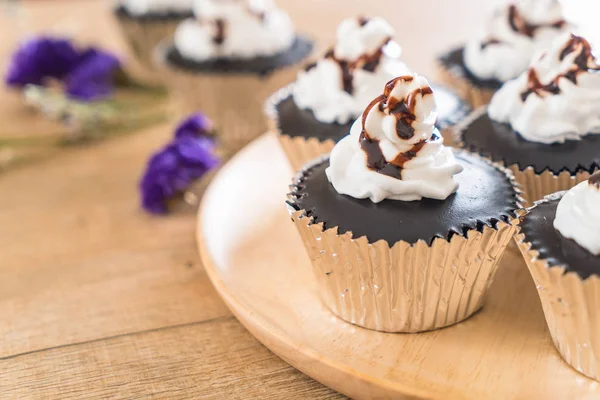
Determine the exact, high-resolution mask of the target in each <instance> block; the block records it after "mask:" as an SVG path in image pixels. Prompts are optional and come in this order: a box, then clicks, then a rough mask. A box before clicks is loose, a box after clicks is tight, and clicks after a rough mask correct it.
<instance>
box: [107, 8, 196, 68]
mask: <svg viewBox="0 0 600 400" xmlns="http://www.w3.org/2000/svg"><path fill="white" fill-rule="evenodd" d="M192 3H193V0H119V2H118V3H117V5H116V7H115V9H114V15H115V17H116V19H117V21H118V23H119V26H120V27H121V30H122V31H123V34H124V36H125V39H126V41H127V43H128V45H129V47H130V49H131V52H132V54H133V55H135V56H136V58H137V59H138V61H139V62H140V63H141V64H142V65H143V66H144V67H146V68H149V69H152V68H153V59H152V58H153V51H154V48H155V47H156V46H157V45H158V44H159V43H160V41H161V40H163V39H165V38H168V37H172V36H173V33H174V32H175V28H176V27H177V25H178V24H179V23H180V22H181V21H183V20H184V19H186V18H190V17H191V16H192V15H193V14H192Z"/></svg>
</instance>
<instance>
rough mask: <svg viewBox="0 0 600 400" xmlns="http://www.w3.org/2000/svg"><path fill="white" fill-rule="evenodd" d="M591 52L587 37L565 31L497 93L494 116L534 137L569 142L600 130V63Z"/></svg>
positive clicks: (542, 140) (531, 138)
mask: <svg viewBox="0 0 600 400" xmlns="http://www.w3.org/2000/svg"><path fill="white" fill-rule="evenodd" d="M591 52H592V49H591V47H590V45H589V43H588V42H587V41H586V40H585V39H583V38H581V37H579V36H575V35H572V34H565V35H561V36H560V37H559V38H557V39H556V40H555V41H554V43H553V44H552V46H551V47H550V48H549V49H548V51H547V52H546V53H544V54H542V55H541V56H539V57H538V58H537V59H535V60H534V61H533V62H532V64H531V66H530V68H529V70H528V71H527V72H525V73H523V74H522V75H521V76H520V77H519V78H518V79H515V80H513V81H510V82H507V83H506V84H504V86H502V88H501V89H500V90H499V91H498V92H497V93H496V94H495V95H494V97H493V98H492V101H491V103H490V106H489V108H488V113H489V115H490V117H491V118H492V119H494V120H496V121H500V122H507V123H510V125H511V126H512V128H513V129H514V130H515V131H516V132H518V133H519V134H520V135H521V136H523V137H524V138H525V139H526V140H529V141H532V142H539V143H547V144H550V143H564V141H565V140H578V139H580V138H581V137H583V136H585V135H588V134H590V133H600V71H599V69H600V66H599V65H598V63H597V61H596V59H595V58H594V56H593V55H592V53H591ZM584 64H585V65H584ZM524 99H525V100H524Z"/></svg>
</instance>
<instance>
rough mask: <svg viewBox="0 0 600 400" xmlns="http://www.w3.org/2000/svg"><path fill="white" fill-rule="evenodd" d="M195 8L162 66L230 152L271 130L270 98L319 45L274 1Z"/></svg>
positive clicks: (204, 0)
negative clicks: (266, 110)
mask: <svg viewBox="0 0 600 400" xmlns="http://www.w3.org/2000/svg"><path fill="white" fill-rule="evenodd" d="M195 10H196V18H195V19H189V20H186V21H184V22H182V23H181V25H180V26H179V27H178V28H177V30H176V32H175V36H174V41H173V42H167V43H164V44H163V45H161V46H160V47H159V49H157V56H158V58H159V60H158V61H159V64H160V65H161V66H162V68H161V70H162V73H163V76H164V78H165V82H166V84H167V85H168V86H169V87H170V88H172V89H173V91H174V92H175V93H176V94H177V95H179V97H180V99H181V100H182V107H183V108H184V109H199V110H203V111H204V112H205V113H206V114H207V115H209V116H210V117H211V119H212V120H213V121H214V122H215V125H216V127H217V131H218V135H219V139H220V145H221V146H220V147H221V149H222V150H224V152H225V153H227V154H230V153H232V152H234V151H236V150H238V149H239V148H241V147H242V146H243V145H245V144H246V143H248V142H249V141H250V140H252V139H253V138H255V137H256V136H258V135H260V134H262V133H264V132H265V131H266V130H267V121H266V118H265V116H264V113H263V105H264V103H265V100H266V99H267V97H268V95H269V94H270V93H272V92H273V91H274V90H275V89H276V88H279V87H282V86H284V85H286V84H287V83H289V82H290V81H292V80H293V79H294V76H295V75H296V73H297V71H298V69H299V68H300V65H301V63H302V61H303V60H304V59H305V58H306V57H307V56H308V55H309V54H310V52H311V51H312V47H313V43H312V41H310V40H309V39H307V38H305V37H302V36H298V35H296V34H295V32H294V26H293V24H292V21H291V19H290V18H289V16H288V15H287V13H285V12H284V11H282V10H280V9H279V8H277V7H276V6H275V4H274V2H273V1H271V0H259V1H250V0H239V1H220V0H196V8H195Z"/></svg>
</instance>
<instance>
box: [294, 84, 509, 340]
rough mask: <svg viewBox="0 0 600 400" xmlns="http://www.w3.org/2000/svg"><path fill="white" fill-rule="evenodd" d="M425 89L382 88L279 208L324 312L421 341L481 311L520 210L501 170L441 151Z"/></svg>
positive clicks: (426, 86)
mask: <svg viewBox="0 0 600 400" xmlns="http://www.w3.org/2000/svg"><path fill="white" fill-rule="evenodd" d="M434 108H435V101H434V98H433V95H432V89H431V87H430V86H429V84H428V83H427V80H426V79H424V78H423V77H420V76H418V75H410V76H402V77H399V78H396V79H394V80H392V81H390V82H389V83H388V84H387V85H385V90H384V92H383V94H381V95H379V96H377V97H376V98H375V99H374V100H373V101H372V102H371V103H370V104H369V105H368V106H367V108H366V110H365V111H364V114H363V117H362V119H361V120H360V121H358V122H357V123H356V124H354V125H353V127H352V130H351V132H350V134H349V135H348V136H346V137H345V138H343V139H342V140H341V141H339V142H338V143H337V144H336V145H335V147H334V149H333V151H332V152H331V158H330V159H326V158H324V159H317V160H316V161H314V162H312V163H310V164H308V165H307V166H306V167H305V168H304V169H303V170H302V171H301V172H300V173H299V174H298V177H297V179H296V181H295V184H294V185H293V186H292V193H291V194H290V196H289V200H288V206H289V209H290V213H291V215H292V221H293V222H294V223H295V225H296V228H297V229H298V231H299V233H300V236H301V237H302V240H303V242H304V245H305V247H306V249H307V252H308V254H309V258H310V260H311V262H312V265H313V269H314V273H315V276H316V279H317V282H318V284H319V289H320V292H321V296H322V298H323V301H324V303H325V304H326V305H327V307H329V308H330V309H331V310H332V311H333V312H334V313H335V314H336V315H338V316H339V317H340V318H342V319H344V320H346V321H348V322H351V323H354V324H357V325H360V326H363V327H366V328H370V329H375V330H381V331H388V332H420V331H426V330H431V329H437V328H442V327H445V326H448V325H452V324H455V323H457V322H460V321H462V320H464V319H465V318H468V317H469V316H471V315H472V314H473V313H475V312H476V311H477V310H479V309H480V308H481V306H482V305H483V301H484V297H485V294H486V292H487V289H488V287H489V285H490V283H491V282H492V279H493V277H494V275H495V272H496V270H497V266H498V262H499V260H500V258H501V256H502V254H503V252H504V250H505V248H506V246H507V245H508V243H509V242H510V240H511V239H512V237H513V234H514V233H515V231H516V229H517V227H516V222H517V214H516V211H517V210H518V209H519V208H520V206H519V197H518V193H517V190H516V189H515V187H514V185H513V180H512V176H511V175H510V172H508V171H506V170H503V169H500V168H497V167H495V166H494V165H492V164H491V163H490V162H489V161H487V160H485V159H483V158H481V157H478V156H477V155H473V154H470V153H467V152H456V153H455V152H454V151H453V150H452V149H450V148H448V147H445V146H444V145H443V142H442V139H441V136H440V134H439V132H438V131H437V129H435V126H434V123H435V120H436V115H435V111H434Z"/></svg>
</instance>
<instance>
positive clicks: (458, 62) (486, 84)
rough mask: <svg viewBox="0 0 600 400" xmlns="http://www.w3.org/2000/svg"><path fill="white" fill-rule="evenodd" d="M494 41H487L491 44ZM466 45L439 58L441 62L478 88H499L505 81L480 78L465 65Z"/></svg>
mask: <svg viewBox="0 0 600 400" xmlns="http://www.w3.org/2000/svg"><path fill="white" fill-rule="evenodd" d="M490 44H492V43H487V45H490ZM464 52H465V49H464V47H460V48H458V49H454V50H452V51H450V52H448V53H446V54H444V55H442V56H441V57H440V58H439V61H440V63H441V64H442V66H444V68H446V69H447V70H449V71H450V72H452V73H453V74H454V75H456V76H458V77H460V78H463V79H466V80H467V81H468V82H470V83H471V84H472V85H473V86H475V87H476V88H484V89H491V90H498V89H500V87H501V86H502V84H503V83H504V82H501V81H499V80H497V79H480V78H478V77H477V76H475V75H474V74H473V73H472V72H471V71H470V70H469V68H467V66H466V65H465V60H464Z"/></svg>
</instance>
